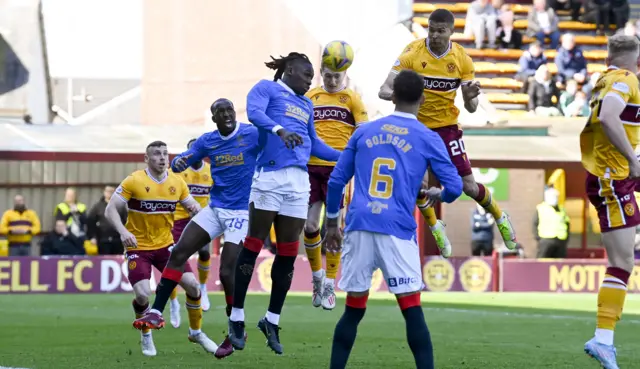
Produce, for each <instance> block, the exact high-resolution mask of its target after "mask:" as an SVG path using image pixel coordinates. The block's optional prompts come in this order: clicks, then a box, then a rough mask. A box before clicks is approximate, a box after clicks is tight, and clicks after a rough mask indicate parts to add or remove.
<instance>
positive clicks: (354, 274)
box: [338, 231, 424, 294]
mask: <svg viewBox="0 0 640 369" xmlns="http://www.w3.org/2000/svg"><path fill="white" fill-rule="evenodd" d="M420 259H421V258H420V248H419V247H418V244H417V243H416V241H415V239H411V240H401V239H399V238H397V237H394V236H390V235H387V234H382V233H374V232H367V231H352V232H347V233H346V234H345V237H344V243H343V247H342V272H341V276H340V282H338V287H339V288H340V289H341V290H343V291H346V292H364V291H368V290H369V288H371V277H372V276H373V272H375V271H376V269H378V268H380V269H381V270H382V275H383V276H384V279H385V281H386V282H387V286H388V287H389V292H391V293H393V294H399V293H409V292H415V291H420V290H422V289H423V288H424V284H423V282H422V264H421V262H420Z"/></svg>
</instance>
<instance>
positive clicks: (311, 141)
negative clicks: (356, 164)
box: [247, 80, 340, 172]
mask: <svg viewBox="0 0 640 369" xmlns="http://www.w3.org/2000/svg"><path fill="white" fill-rule="evenodd" d="M247 116H248V117H249V121H250V122H251V123H253V124H254V125H255V126H257V127H258V128H259V130H260V145H261V147H262V152H261V153H260V156H259V158H258V163H257V168H258V169H259V170H262V171H265V172H269V171H274V170H278V169H282V168H286V167H291V166H295V167H299V168H302V169H304V170H307V163H308V162H309V159H310V158H311V155H313V156H316V157H318V158H320V159H323V160H327V161H337V160H338V157H339V156H340V152H339V151H337V150H335V149H333V148H331V147H329V146H327V145H326V144H325V143H324V141H322V139H320V138H318V135H317V134H316V129H315V127H314V123H313V103H312V102H311V100H310V99H309V98H308V97H306V96H304V95H297V94H296V93H295V92H293V90H292V89H291V88H289V86H287V85H286V84H285V83H284V82H282V81H278V82H272V81H267V80H262V81H260V82H258V83H257V84H256V85H255V86H254V87H253V88H252V89H251V91H249V94H248V95H247ZM281 128H284V129H286V130H287V131H289V132H295V133H297V134H298V135H300V137H302V145H300V146H297V147H295V148H294V149H289V148H287V147H286V146H285V145H284V142H282V140H281V139H280V137H278V135H277V134H276V132H277V131H278V130H279V129H281Z"/></svg>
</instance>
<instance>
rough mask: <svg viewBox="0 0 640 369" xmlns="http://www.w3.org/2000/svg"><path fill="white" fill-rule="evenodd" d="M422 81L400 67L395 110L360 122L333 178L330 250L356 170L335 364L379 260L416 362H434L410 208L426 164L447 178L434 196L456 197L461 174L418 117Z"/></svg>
mask: <svg viewBox="0 0 640 369" xmlns="http://www.w3.org/2000/svg"><path fill="white" fill-rule="evenodd" d="M423 87H424V81H423V79H422V77H421V76H419V75H418V74H417V73H415V72H413V71H402V72H400V73H399V74H398V75H397V77H396V78H395V80H394V82H393V95H392V97H391V99H392V101H393V102H394V104H395V105H396V109H395V112H394V113H393V114H392V115H390V116H388V117H384V118H381V119H378V120H375V121H372V122H370V123H367V124H365V125H363V126H361V127H360V128H358V130H356V132H355V133H354V134H353V137H351V139H350V140H349V143H348V145H347V147H346V149H345V150H344V152H343V153H342V155H341V156H340V160H339V161H338V163H337V164H336V167H335V169H334V170H333V173H332V174H331V178H330V179H329V192H328V194H327V235H326V242H327V251H331V250H340V249H341V248H342V235H341V234H340V233H341V231H340V229H339V223H338V215H339V211H340V198H341V196H342V192H343V190H344V186H345V185H346V184H347V183H348V182H349V180H350V179H351V178H352V177H354V176H355V191H354V195H353V199H352V201H351V204H350V205H349V209H348V211H347V217H346V220H347V226H346V228H345V237H344V252H343V254H342V257H343V260H342V262H343V265H342V277H341V278H340V283H339V287H340V289H342V290H343V291H346V292H347V301H346V306H345V311H344V314H343V315H342V317H341V318H340V321H339V322H338V324H337V325H336V329H335V333H334V336H333V347H332V349H331V365H330V368H331V369H342V368H345V367H346V365H347V360H348V359H349V354H350V352H351V348H352V347H353V344H354V342H355V339H356V333H357V330H358V324H359V323H360V321H361V320H362V318H363V317H364V313H365V309H366V306H367V299H368V296H369V288H371V278H372V274H373V271H374V270H376V269H377V268H380V269H381V270H382V273H383V275H384V278H385V280H386V281H387V284H388V286H389V291H390V292H391V293H393V294H395V295H396V298H397V300H398V305H399V306H400V310H402V315H403V316H404V318H405V322H406V330H407V340H408V342H409V347H410V348H411V351H412V352H413V356H414V358H415V362H416V367H417V368H418V369H426V368H433V367H434V364H433V347H432V344H431V337H430V334H429V329H428V328H427V325H426V323H425V320H424V315H423V313H422V307H421V306H420V291H421V290H422V287H423V284H422V267H421V262H420V260H421V258H420V248H419V247H418V244H417V243H416V240H415V232H416V222H415V219H414V217H413V209H414V207H415V202H416V197H417V196H418V192H419V191H420V188H421V185H422V181H423V177H424V175H425V172H426V171H427V168H431V172H432V173H433V174H434V175H435V176H436V177H437V178H438V180H439V181H440V183H441V184H442V185H443V186H444V190H440V189H437V188H431V189H429V190H428V196H427V201H428V202H430V203H433V202H435V201H444V202H452V201H454V200H455V199H457V198H458V197H459V196H460V195H461V194H462V179H461V178H460V176H459V175H458V173H457V171H456V168H455V166H454V165H453V163H452V162H451V159H450V158H449V155H448V153H447V149H446V148H445V146H444V143H443V142H442V140H441V139H439V138H438V135H437V134H436V133H434V132H433V131H431V130H429V129H427V128H426V127H425V126H424V125H423V124H421V123H420V122H419V121H418V120H417V118H416V115H417V113H418V107H419V106H420V103H421V102H422V90H423Z"/></svg>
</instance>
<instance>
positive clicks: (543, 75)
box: [528, 65, 562, 117]
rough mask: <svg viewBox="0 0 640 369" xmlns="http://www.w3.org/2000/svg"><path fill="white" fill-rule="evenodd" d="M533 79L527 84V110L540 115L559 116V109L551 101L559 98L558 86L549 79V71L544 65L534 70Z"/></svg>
mask: <svg viewBox="0 0 640 369" xmlns="http://www.w3.org/2000/svg"><path fill="white" fill-rule="evenodd" d="M534 77H535V78H534V81H533V82H531V83H530V84H529V91H528V94H529V104H528V107H529V112H530V113H532V114H535V115H537V116H541V117H558V116H561V115H562V113H560V110H559V109H558V108H557V107H556V104H555V103H554V102H553V98H554V97H555V99H556V101H558V99H559V98H560V90H559V89H558V86H556V84H555V83H553V81H552V80H551V73H549V68H547V66H546V65H543V66H541V67H540V68H538V70H537V71H536V74H535V76H534Z"/></svg>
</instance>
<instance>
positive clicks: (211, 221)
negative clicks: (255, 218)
mask: <svg viewBox="0 0 640 369" xmlns="http://www.w3.org/2000/svg"><path fill="white" fill-rule="evenodd" d="M191 221H192V222H195V223H196V224H197V225H199V226H200V227H202V229H204V230H205V231H207V232H208V233H209V236H210V237H211V239H212V240H214V239H216V238H218V237H220V236H221V235H223V234H224V242H231V243H235V244H236V245H238V244H240V242H243V241H244V239H245V237H247V232H248V231H249V210H228V209H218V208H215V209H212V208H211V207H209V206H206V207H205V208H203V209H202V210H200V212H199V213H198V214H196V216H195V217H193V219H192V220H191Z"/></svg>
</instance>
